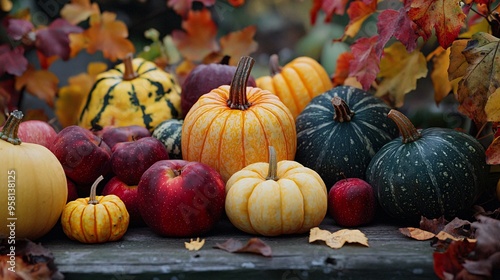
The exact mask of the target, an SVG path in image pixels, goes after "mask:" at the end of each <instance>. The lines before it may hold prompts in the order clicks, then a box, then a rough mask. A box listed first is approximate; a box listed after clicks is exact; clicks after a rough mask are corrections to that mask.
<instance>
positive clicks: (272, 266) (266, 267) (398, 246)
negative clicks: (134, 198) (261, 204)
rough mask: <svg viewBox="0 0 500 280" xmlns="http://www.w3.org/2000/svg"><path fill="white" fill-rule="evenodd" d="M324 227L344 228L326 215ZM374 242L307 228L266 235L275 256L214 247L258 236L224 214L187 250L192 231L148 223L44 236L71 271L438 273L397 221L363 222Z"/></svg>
mask: <svg viewBox="0 0 500 280" xmlns="http://www.w3.org/2000/svg"><path fill="white" fill-rule="evenodd" d="M320 228H322V229H327V230H330V231H335V230H338V229H340V228H339V227H338V226H336V225H334V224H333V221H332V220H331V219H329V218H326V219H325V221H324V222H323V223H322V224H321V226H320ZM358 229H360V230H361V231H363V232H364V233H365V235H366V236H367V238H368V242H369V245H370V247H368V248H367V247H364V246H359V245H346V246H344V247H343V248H341V249H331V248H329V247H327V246H325V245H323V244H321V243H313V244H310V243H308V234H303V235H294V236H281V237H259V238H261V239H262V240H263V241H264V242H266V243H267V244H268V245H269V246H271V248H272V250H273V256H272V257H263V256H259V255H254V254H235V253H228V252H225V251H223V250H219V249H214V248H213V246H214V245H215V244H217V243H223V242H224V241H226V240H227V239H229V238H234V239H237V240H240V241H242V242H244V243H246V241H248V239H249V238H251V237H255V236H252V235H248V234H245V233H242V232H240V231H238V230H237V229H236V228H234V227H233V226H232V225H231V224H230V223H229V221H228V220H223V221H221V222H220V223H219V224H218V225H217V227H216V228H215V229H214V230H213V231H212V233H211V234H210V235H207V236H205V237H204V238H205V239H206V243H205V246H204V247H203V248H202V249H201V250H200V251H188V250H186V249H185V247H184V242H187V241H189V239H188V238H167V237H161V236H158V235H156V234H154V233H153V232H152V231H150V230H149V228H147V227H142V228H130V229H129V231H128V232H127V233H126V235H125V236H124V238H123V239H122V240H120V241H117V242H110V243H105V244H80V243H78V242H74V241H71V240H69V239H68V238H67V237H66V236H64V234H63V233H62V231H61V229H60V228H59V229H55V230H53V231H52V232H51V234H50V235H49V236H47V237H45V238H44V239H42V240H41V241H40V242H41V243H42V245H43V246H45V247H47V248H48V249H50V250H51V251H52V252H53V253H54V256H55V258H56V259H55V260H56V265H57V267H58V269H59V271H61V272H62V273H63V274H64V275H65V276H66V277H67V279H115V280H121V279H128V280H138V279H178V280H181V279H289V280H292V279H293V280H300V279H404V278H409V279H435V278H436V276H435V275H434V272H433V269H432V252H433V248H432V247H431V246H430V242H429V241H415V240H411V239H409V238H406V237H404V236H403V235H402V234H401V233H399V231H398V227H397V226H396V225H390V224H384V223H375V224H372V225H370V226H366V227H359V228H358Z"/></svg>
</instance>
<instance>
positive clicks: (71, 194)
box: [66, 178, 78, 203]
mask: <svg viewBox="0 0 500 280" xmlns="http://www.w3.org/2000/svg"><path fill="white" fill-rule="evenodd" d="M66 183H67V185H68V198H67V199H66V203H68V202H70V201H73V200H75V199H77V198H78V188H77V187H76V185H75V183H73V181H71V179H69V178H66Z"/></svg>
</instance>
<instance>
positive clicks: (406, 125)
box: [387, 109, 422, 144]
mask: <svg viewBox="0 0 500 280" xmlns="http://www.w3.org/2000/svg"><path fill="white" fill-rule="evenodd" d="M387 116H388V117H389V118H390V119H391V120H393V121H394V122H395V123H396V125H397V126H398V128H399V133H400V134H401V136H402V138H403V143H404V144H406V143H411V142H413V141H416V140H418V139H420V137H422V135H421V134H420V132H419V131H418V130H417V129H416V128H415V126H414V125H413V123H412V122H411V121H410V119H408V118H407V117H406V116H405V115H404V114H403V113H401V112H399V111H397V110H394V109H391V110H390V111H389V114H387Z"/></svg>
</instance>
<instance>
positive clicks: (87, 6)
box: [60, 0, 101, 24]
mask: <svg viewBox="0 0 500 280" xmlns="http://www.w3.org/2000/svg"><path fill="white" fill-rule="evenodd" d="M100 13H101V11H100V9H99V5H98V4H97V3H91V2H90V0H71V2H70V3H67V4H65V5H64V6H63V7H62V9H61V11H60V15H61V17H62V18H64V19H65V20H67V21H69V22H70V23H72V24H78V23H80V22H82V21H85V20H87V19H88V18H89V17H90V16H91V15H98V14H100Z"/></svg>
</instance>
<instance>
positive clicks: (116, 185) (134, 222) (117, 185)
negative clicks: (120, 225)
mask: <svg viewBox="0 0 500 280" xmlns="http://www.w3.org/2000/svg"><path fill="white" fill-rule="evenodd" d="M101 193H102V195H110V194H114V195H116V196H118V197H119V198H120V199H121V200H122V201H123V203H124V204H125V207H126V208H127V211H128V213H129V215H130V225H131V226H140V225H143V224H144V222H143V221H142V218H141V213H140V212H139V204H138V199H137V185H135V186H130V185H127V184H125V183H124V182H123V181H120V179H118V177H116V176H115V177H113V178H111V179H110V180H109V181H108V183H106V185H105V186H104V188H103V189H102V192H101Z"/></svg>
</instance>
